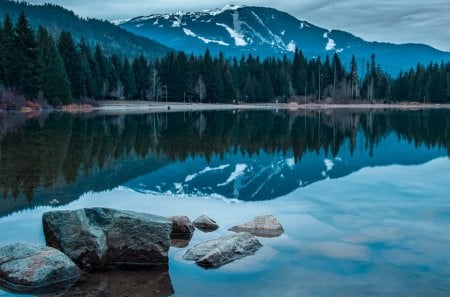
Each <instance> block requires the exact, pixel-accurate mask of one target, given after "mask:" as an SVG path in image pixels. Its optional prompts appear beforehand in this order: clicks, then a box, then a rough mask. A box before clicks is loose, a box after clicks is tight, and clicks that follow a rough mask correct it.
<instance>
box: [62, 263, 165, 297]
mask: <svg viewBox="0 0 450 297" xmlns="http://www.w3.org/2000/svg"><path fill="white" fill-rule="evenodd" d="M173 294H174V290H173V287H172V282H171V280H170V275H169V271H168V267H167V266H165V267H155V268H154V269H151V270H149V269H128V270H123V269H121V270H120V271H110V272H103V273H101V272H99V273H92V274H89V275H87V276H86V278H85V279H84V280H82V281H80V282H79V283H78V284H77V285H75V286H74V287H73V288H72V289H70V290H69V291H68V292H66V293H65V294H64V296H66V297H76V296H84V297H94V296H95V297H97V296H128V297H144V296H145V297H166V296H172V295H173Z"/></svg>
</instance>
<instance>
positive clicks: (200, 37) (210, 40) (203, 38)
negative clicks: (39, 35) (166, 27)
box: [183, 28, 229, 46]
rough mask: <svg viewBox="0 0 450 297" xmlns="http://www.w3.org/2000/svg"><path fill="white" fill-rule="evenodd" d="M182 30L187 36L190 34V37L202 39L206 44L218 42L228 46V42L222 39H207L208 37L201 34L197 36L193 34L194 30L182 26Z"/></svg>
mask: <svg viewBox="0 0 450 297" xmlns="http://www.w3.org/2000/svg"><path fill="white" fill-rule="evenodd" d="M183 32H184V34H186V35H187V36H192V37H195V38H198V39H200V40H201V41H203V42H204V43H206V44H208V43H217V44H220V45H224V46H229V44H228V43H226V42H223V41H222V40H213V39H208V38H205V37H202V36H198V35H197V34H195V33H194V32H192V31H191V30H189V29H187V28H183Z"/></svg>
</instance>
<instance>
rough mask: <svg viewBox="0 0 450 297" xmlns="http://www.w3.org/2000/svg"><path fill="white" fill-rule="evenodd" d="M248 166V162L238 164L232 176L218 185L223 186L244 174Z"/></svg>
mask: <svg viewBox="0 0 450 297" xmlns="http://www.w3.org/2000/svg"><path fill="white" fill-rule="evenodd" d="M247 167H248V166H247V165H246V164H236V169H235V170H234V171H233V172H232V173H231V175H230V177H229V178H228V179H227V180H226V181H225V182H224V183H221V184H218V185H217V186H218V187H223V186H226V185H228V184H229V183H231V182H232V181H234V180H235V179H237V178H238V177H239V176H241V175H243V174H244V173H245V170H246V169H247Z"/></svg>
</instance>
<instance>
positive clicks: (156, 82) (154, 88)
mask: <svg viewBox="0 0 450 297" xmlns="http://www.w3.org/2000/svg"><path fill="white" fill-rule="evenodd" d="M160 85H161V82H160V77H159V75H158V70H156V68H153V69H152V70H151V73H150V100H155V99H156V101H158V97H159V96H158V91H159V88H160V87H161V86H160Z"/></svg>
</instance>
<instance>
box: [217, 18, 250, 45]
mask: <svg viewBox="0 0 450 297" xmlns="http://www.w3.org/2000/svg"><path fill="white" fill-rule="evenodd" d="M216 25H217V26H221V27H224V28H225V30H227V31H228V34H230V36H231V38H233V39H234V43H235V44H236V46H246V45H247V42H246V41H245V39H244V35H242V34H240V33H238V32H236V31H235V30H233V29H231V28H230V27H228V26H227V25H225V24H221V23H216Z"/></svg>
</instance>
